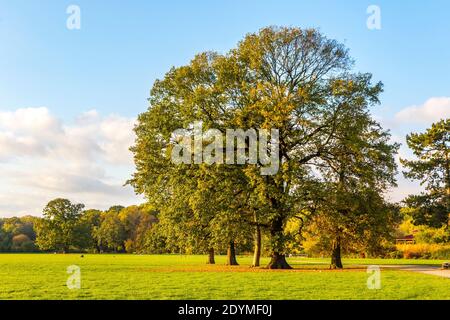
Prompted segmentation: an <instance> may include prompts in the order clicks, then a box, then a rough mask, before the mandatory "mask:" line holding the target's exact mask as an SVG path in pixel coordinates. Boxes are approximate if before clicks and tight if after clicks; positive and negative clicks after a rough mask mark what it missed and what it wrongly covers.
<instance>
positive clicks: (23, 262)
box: [0, 254, 450, 300]
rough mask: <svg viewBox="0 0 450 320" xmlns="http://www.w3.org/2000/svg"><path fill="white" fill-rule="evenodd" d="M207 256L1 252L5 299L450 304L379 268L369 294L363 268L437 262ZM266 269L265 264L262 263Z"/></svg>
mask: <svg viewBox="0 0 450 320" xmlns="http://www.w3.org/2000/svg"><path fill="white" fill-rule="evenodd" d="M205 261H206V257H204V256H177V255H173V256H169V255H160V256H156V255H153V256H145V255H84V257H83V258H82V257H81V256H80V255H79V254H68V255H56V254H0V299H3V300H5V299H450V279H445V278H441V277H437V276H432V275H425V274H419V273H414V272H407V271H398V270H382V272H381V284H382V288H381V289H379V290H369V289H368V288H367V285H366V282H367V278H368V276H369V274H367V272H366V268H365V267H364V266H362V265H374V264H375V265H376V264H379V265H386V264H434V265H439V264H440V263H442V261H438V260H374V259H349V260H344V264H345V267H346V268H347V269H345V270H342V271H330V270H327V267H328V259H307V258H291V259H290V261H289V262H290V263H291V265H293V266H294V267H295V270H292V271H272V270H266V269H257V268H249V267H248V265H250V262H251V258H250V257H239V258H238V261H239V263H240V264H241V266H237V267H227V266H224V265H223V264H224V262H225V258H224V257H216V263H217V264H216V265H213V266H209V265H206V264H205ZM263 263H267V260H266V259H264V260H263ZM70 265H77V266H79V267H80V270H81V289H79V290H77V289H75V290H69V289H68V288H67V286H66V281H67V279H68V277H69V276H70V275H69V274H68V273H67V267H68V266H70Z"/></svg>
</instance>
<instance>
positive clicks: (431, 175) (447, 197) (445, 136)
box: [401, 119, 450, 228]
mask: <svg viewBox="0 0 450 320" xmlns="http://www.w3.org/2000/svg"><path fill="white" fill-rule="evenodd" d="M406 142H407V143H408V147H409V148H410V149H411V150H412V151H413V153H414V155H415V156H416V157H417V160H406V159H401V163H402V164H403V166H405V167H406V168H407V169H408V171H405V172H404V175H405V177H406V178H409V179H416V180H420V181H421V184H422V185H426V192H423V193H421V194H420V195H410V196H409V197H408V198H406V199H405V202H406V204H407V205H408V206H409V207H410V208H414V209H415V212H413V214H412V215H413V218H414V221H415V222H416V224H423V225H429V226H432V227H437V228H439V227H441V226H447V227H448V226H449V223H450V220H449V219H450V154H449V150H450V119H446V120H441V121H440V122H438V123H435V124H433V125H432V126H431V128H429V129H427V130H426V132H424V133H412V134H410V135H408V136H407V137H406Z"/></svg>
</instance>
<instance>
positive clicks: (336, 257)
mask: <svg viewBox="0 0 450 320" xmlns="http://www.w3.org/2000/svg"><path fill="white" fill-rule="evenodd" d="M342 268H343V266H342V260H341V236H340V235H338V236H336V239H335V240H334V241H333V248H332V252H331V265H330V269H342Z"/></svg>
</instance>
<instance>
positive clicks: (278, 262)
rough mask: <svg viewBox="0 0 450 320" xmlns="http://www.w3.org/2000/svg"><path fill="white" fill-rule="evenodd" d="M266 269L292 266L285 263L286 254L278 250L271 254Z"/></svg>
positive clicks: (289, 267)
mask: <svg viewBox="0 0 450 320" xmlns="http://www.w3.org/2000/svg"><path fill="white" fill-rule="evenodd" d="M267 268H268V269H292V267H291V266H290V265H289V263H287V261H286V256H285V255H284V254H280V253H278V252H274V253H273V254H272V259H271V260H270V262H269V265H268V266H267Z"/></svg>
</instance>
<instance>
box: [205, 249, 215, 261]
mask: <svg viewBox="0 0 450 320" xmlns="http://www.w3.org/2000/svg"><path fill="white" fill-rule="evenodd" d="M207 264H216V260H214V248H209V250H208V262H207Z"/></svg>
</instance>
